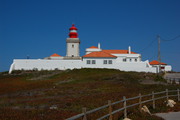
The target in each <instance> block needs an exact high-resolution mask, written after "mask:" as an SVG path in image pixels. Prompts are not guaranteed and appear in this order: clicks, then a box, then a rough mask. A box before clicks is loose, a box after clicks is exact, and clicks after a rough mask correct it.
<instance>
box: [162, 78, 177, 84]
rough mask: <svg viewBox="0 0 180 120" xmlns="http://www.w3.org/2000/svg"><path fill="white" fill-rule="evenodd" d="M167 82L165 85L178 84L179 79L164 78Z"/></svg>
mask: <svg viewBox="0 0 180 120" xmlns="http://www.w3.org/2000/svg"><path fill="white" fill-rule="evenodd" d="M165 79H166V80H167V83H170V84H173V83H175V84H180V78H178V77H166V78H165Z"/></svg>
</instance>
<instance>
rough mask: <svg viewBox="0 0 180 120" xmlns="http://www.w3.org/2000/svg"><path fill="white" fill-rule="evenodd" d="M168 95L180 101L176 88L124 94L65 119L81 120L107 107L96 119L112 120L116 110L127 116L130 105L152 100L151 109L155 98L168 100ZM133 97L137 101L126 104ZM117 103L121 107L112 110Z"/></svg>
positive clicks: (179, 94)
mask: <svg viewBox="0 0 180 120" xmlns="http://www.w3.org/2000/svg"><path fill="white" fill-rule="evenodd" d="M169 93H171V94H169ZM172 93H174V94H172ZM162 94H165V95H164V96H158V97H157V95H162ZM150 96H152V97H151V99H147V100H144V101H143V98H145V97H150ZM169 97H177V100H178V101H180V91H179V89H177V90H168V89H166V90H165V91H161V92H156V93H155V92H154V91H153V92H152V93H151V94H146V95H141V94H139V95H138V96H135V97H132V98H126V97H125V96H123V99H122V100H120V101H116V102H113V103H111V101H110V100H109V101H108V104H107V105H104V106H101V107H98V108H95V109H93V110H90V111H86V108H83V109H82V113H80V114H78V115H75V116H73V117H70V118H67V119H66V120H76V119H80V118H82V120H87V115H89V114H92V113H95V112H97V111H100V110H103V109H105V108H108V111H109V113H108V114H106V115H104V116H101V117H99V118H98V119H97V120H103V119H105V118H106V119H107V118H109V120H112V118H113V115H114V114H116V113H118V112H121V111H123V114H124V118H127V109H128V108H131V107H134V106H137V105H139V108H141V107H142V104H144V103H148V102H152V106H153V109H155V108H156V106H155V102H156V100H160V99H163V98H166V100H168V99H169ZM135 99H138V102H136V103H134V104H130V105H127V101H130V100H135ZM119 103H123V107H121V108H119V109H117V110H114V111H112V106H113V105H116V104H119Z"/></svg>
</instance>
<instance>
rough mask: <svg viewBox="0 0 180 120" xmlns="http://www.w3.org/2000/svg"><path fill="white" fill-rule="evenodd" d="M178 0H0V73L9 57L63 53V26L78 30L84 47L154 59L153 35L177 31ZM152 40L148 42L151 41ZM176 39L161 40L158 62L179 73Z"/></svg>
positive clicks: (168, 35)
mask: <svg viewBox="0 0 180 120" xmlns="http://www.w3.org/2000/svg"><path fill="white" fill-rule="evenodd" d="M179 5H180V1H179V0H0V41H1V44H0V71H7V70H8V69H9V67H10V64H11V63H12V62H13V59H24V58H26V57H27V55H29V56H30V58H33V59H37V58H44V57H47V56H50V55H51V54H53V53H58V54H60V55H62V56H65V54H66V42H65V40H66V38H67V37H68V33H69V31H68V29H69V27H71V24H72V23H74V24H75V25H76V27H77V28H78V29H79V30H78V33H79V38H80V40H81V46H80V47H81V55H84V53H85V52H84V51H85V48H87V47H90V46H93V45H94V46H97V43H98V42H100V43H101V47H102V49H127V48H128V46H131V47H132V51H134V52H137V53H141V54H142V59H143V60H147V59H148V60H150V61H151V60H155V59H157V50H158V49H157V37H156V36H157V35H158V34H159V35H160V37H161V39H162V40H169V39H172V38H174V37H176V36H178V35H180V14H179V12H180V7H179ZM151 43H152V44H151ZM179 45H180V38H177V39H175V40H173V41H166V42H165V41H162V42H161V59H162V62H165V63H168V64H171V65H172V66H173V70H175V71H180V47H179Z"/></svg>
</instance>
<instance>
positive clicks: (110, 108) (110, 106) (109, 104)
mask: <svg viewBox="0 0 180 120" xmlns="http://www.w3.org/2000/svg"><path fill="white" fill-rule="evenodd" d="M108 106H109V114H110V116H109V120H112V105H111V101H110V100H108Z"/></svg>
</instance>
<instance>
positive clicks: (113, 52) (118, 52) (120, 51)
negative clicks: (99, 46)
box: [102, 50, 137, 54]
mask: <svg viewBox="0 0 180 120" xmlns="http://www.w3.org/2000/svg"><path fill="white" fill-rule="evenodd" d="M102 51H103V52H106V53H109V54H128V50H102ZM131 54H137V53H135V52H131Z"/></svg>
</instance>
